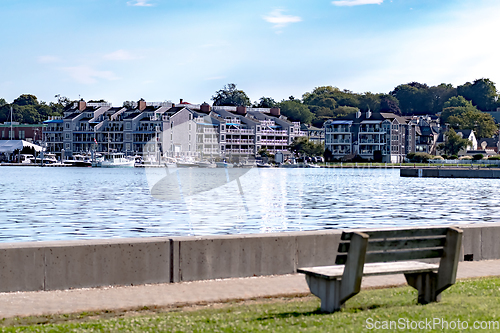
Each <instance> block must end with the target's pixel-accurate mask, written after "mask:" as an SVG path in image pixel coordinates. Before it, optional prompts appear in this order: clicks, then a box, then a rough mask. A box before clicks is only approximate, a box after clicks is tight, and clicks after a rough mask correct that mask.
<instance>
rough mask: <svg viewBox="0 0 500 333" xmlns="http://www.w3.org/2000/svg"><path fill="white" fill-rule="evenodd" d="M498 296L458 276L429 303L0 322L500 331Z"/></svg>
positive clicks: (485, 283)
mask: <svg viewBox="0 0 500 333" xmlns="http://www.w3.org/2000/svg"><path fill="white" fill-rule="evenodd" d="M498 296H500V278H484V279H474V280H464V281H460V282H457V284H455V285H454V286H452V287H451V288H449V289H448V290H446V291H445V292H443V294H442V300H441V302H439V303H433V304H428V305H416V292H415V290H413V289H412V288H409V287H398V288H388V289H377V290H364V291H362V292H361V293H360V294H358V295H357V296H355V297H354V298H352V299H351V300H349V301H348V302H347V304H346V307H345V309H343V310H342V311H340V312H337V313H333V314H323V313H321V312H320V311H319V304H320V303H319V300H318V299H317V298H315V297H313V296H309V297H298V298H279V299H263V300H253V301H244V302H235V303H225V304H216V305H209V306H197V307H184V308H176V309H172V308H170V309H142V310H139V311H129V312H101V313H82V314H78V315H65V316H50V317H34V318H16V319H8V320H3V322H2V326H1V327H0V328H1V330H2V332H261V331H270V332H295V331H302V332H306V331H307V332H369V331H400V332H406V331H413V332H422V331H425V332H442V331H443V330H444V331H450V332H452V331H465V332H467V331H471V332H474V331H482V332H500V297H498ZM391 325H392V326H391ZM474 325H475V327H474ZM419 326H420V328H419ZM446 326H447V327H448V329H446ZM385 327H387V328H390V327H392V329H391V330H386V329H383V328H385Z"/></svg>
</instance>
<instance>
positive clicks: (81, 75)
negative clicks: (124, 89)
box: [62, 66, 118, 84]
mask: <svg viewBox="0 0 500 333" xmlns="http://www.w3.org/2000/svg"><path fill="white" fill-rule="evenodd" d="M62 70H63V71H65V72H66V73H68V74H69V76H70V77H72V78H73V79H74V80H75V81H76V82H78V83H83V84H92V83H96V82H97V80H98V79H105V80H108V81H112V80H118V77H116V75H115V74H114V73H113V72H111V71H99V70H95V69H93V68H91V67H88V66H75V67H64V68H62Z"/></svg>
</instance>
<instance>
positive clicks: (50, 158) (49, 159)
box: [34, 153, 58, 164]
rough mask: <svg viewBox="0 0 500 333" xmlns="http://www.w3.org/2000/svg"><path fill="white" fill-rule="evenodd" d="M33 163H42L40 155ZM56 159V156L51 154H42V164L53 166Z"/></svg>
mask: <svg viewBox="0 0 500 333" xmlns="http://www.w3.org/2000/svg"><path fill="white" fill-rule="evenodd" d="M34 161H35V163H36V164H40V163H42V159H41V158H40V155H38V156H37V157H36V158H35V159H34ZM57 162H58V161H57V158H56V154H52V153H44V154H43V164H55V163H57Z"/></svg>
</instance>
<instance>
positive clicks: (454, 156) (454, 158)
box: [448, 155, 458, 160]
mask: <svg viewBox="0 0 500 333" xmlns="http://www.w3.org/2000/svg"><path fill="white" fill-rule="evenodd" d="M457 158H458V156H457V155H451V156H448V159H449V160H456V159H457Z"/></svg>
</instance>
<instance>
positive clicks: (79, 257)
mask: <svg viewBox="0 0 500 333" xmlns="http://www.w3.org/2000/svg"><path fill="white" fill-rule="evenodd" d="M457 227H459V228H461V229H463V230H464V238H463V245H462V250H461V260H464V259H466V260H474V261H477V260H489V259H500V242H499V241H498V239H499V238H500V223H484V224H464V225H457ZM357 230H365V229H357ZM341 233H342V230H323V231H305V232H290V233H275V234H251V235H227V236H207V237H174V238H156V237H152V238H134V239H113V240H88V241H64V242H32V243H0V291H1V292H9V291H35V290H56V289H70V288H82V287H99V286H117V285H138V284H149V283H168V282H181V281H195V280H208V279H219V278H233V277H251V276H263V275H280V274H293V273H295V272H296V269H297V267H304V266H321V265H330V264H333V263H334V260H335V257H336V255H337V248H338V243H339V240H340V235H341Z"/></svg>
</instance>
